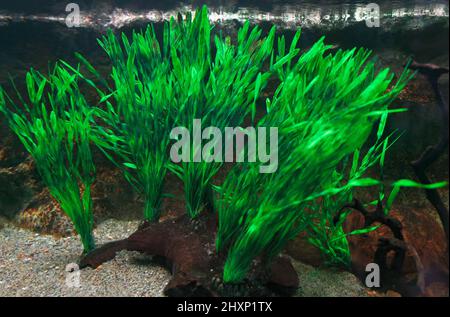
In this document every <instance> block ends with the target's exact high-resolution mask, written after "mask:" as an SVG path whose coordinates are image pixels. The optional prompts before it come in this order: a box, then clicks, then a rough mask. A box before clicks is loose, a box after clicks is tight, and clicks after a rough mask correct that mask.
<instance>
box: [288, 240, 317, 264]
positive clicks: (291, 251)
mask: <svg viewBox="0 0 450 317" xmlns="http://www.w3.org/2000/svg"><path fill="white" fill-rule="evenodd" d="M286 253H287V254H288V255H289V256H291V257H292V258H294V259H295V260H297V261H301V262H303V263H305V264H309V265H312V266H315V267H319V266H321V265H323V256H322V253H321V252H320V250H319V249H318V248H316V247H315V246H313V245H312V244H311V243H309V242H308V241H307V240H306V238H305V235H304V234H301V235H299V236H297V237H296V238H295V239H294V240H292V241H289V243H288V245H287V247H286Z"/></svg>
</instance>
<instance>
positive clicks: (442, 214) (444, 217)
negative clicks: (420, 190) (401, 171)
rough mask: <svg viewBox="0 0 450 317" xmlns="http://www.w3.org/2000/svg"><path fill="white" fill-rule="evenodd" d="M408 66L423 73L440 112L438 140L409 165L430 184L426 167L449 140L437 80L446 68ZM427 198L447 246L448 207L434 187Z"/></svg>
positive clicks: (439, 153) (447, 122) (446, 115)
mask: <svg viewBox="0 0 450 317" xmlns="http://www.w3.org/2000/svg"><path fill="white" fill-rule="evenodd" d="M409 67H410V68H411V69H413V70H416V71H418V72H419V73H420V74H422V75H424V76H425V77H426V78H427V79H428V81H429V82H430V84H431V87H432V89H433V92H434V94H435V96H436V100H437V103H438V107H439V110H440V112H441V124H442V134H441V137H440V140H439V142H437V143H436V144H435V145H433V146H429V147H428V148H426V149H425V151H424V152H423V153H422V155H421V156H420V157H419V158H418V159H416V160H414V161H412V162H411V166H412V167H413V169H414V173H415V174H416V176H417V178H418V179H419V181H420V182H421V183H423V184H430V183H431V180H430V179H429V178H428V176H427V174H426V169H427V168H428V167H429V166H430V165H431V164H433V163H434V162H435V161H436V160H437V159H438V158H439V157H440V156H441V155H442V154H443V153H444V151H445V150H446V149H447V148H448V141H449V139H448V138H449V116H448V115H449V113H448V105H446V104H445V102H444V98H443V96H442V93H441V91H440V90H439V85H438V80H439V77H440V76H442V75H443V74H446V73H448V71H449V70H448V68H445V67H440V66H437V65H433V64H419V63H417V62H413V63H412V64H411V65H409ZM425 193H426V196H427V199H428V200H429V201H430V203H431V204H432V205H433V206H434V208H435V209H436V211H437V212H438V214H439V218H440V219H441V222H442V226H443V227H444V231H445V235H446V237H447V248H448V245H449V232H448V230H449V219H448V209H447V207H446V206H445V204H444V203H443V201H442V198H441V196H440V195H439V192H438V191H437V190H436V189H426V190H425Z"/></svg>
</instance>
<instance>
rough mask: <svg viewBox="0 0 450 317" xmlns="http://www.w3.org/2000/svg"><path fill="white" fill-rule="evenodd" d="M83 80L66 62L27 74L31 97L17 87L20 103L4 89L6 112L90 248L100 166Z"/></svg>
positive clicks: (0, 103)
mask: <svg viewBox="0 0 450 317" xmlns="http://www.w3.org/2000/svg"><path fill="white" fill-rule="evenodd" d="M77 81H78V77H77V76H76V75H74V74H71V73H69V72H68V71H67V70H66V69H64V68H62V67H60V66H56V67H55V68H54V70H53V71H52V72H51V73H50V74H49V76H48V77H45V76H44V75H42V74H41V73H39V72H37V71H35V70H31V71H29V72H28V73H27V76H26V88H27V91H28V96H27V98H23V97H22V96H21V95H20V93H18V92H17V90H16V92H17V98H18V102H17V103H19V105H18V104H17V103H16V102H15V101H14V100H13V98H11V97H9V95H8V94H6V92H5V91H4V90H2V89H1V88H0V111H1V112H2V113H3V114H4V115H5V117H6V119H7V122H8V124H9V127H10V128H11V129H12V131H14V133H15V134H16V135H17V136H18V138H19V139H20V141H21V142H22V143H23V145H24V146H25V149H26V150H27V151H28V152H29V153H30V154H31V156H32V157H33V159H34V161H35V162H36V167H37V170H38V171H39V174H40V175H41V177H42V180H43V182H44V183H45V185H46V186H47V187H48V188H49V191H50V194H51V195H52V196H53V197H54V198H55V199H56V201H57V202H58V203H59V204H60V205H61V209H62V210H63V211H64V212H65V213H66V215H67V216H68V217H69V218H70V219H71V221H72V222H73V225H74V227H75V230H76V231H77V233H78V234H79V235H80V238H81V242H82V243H83V247H84V252H86V253H87V252H89V251H91V250H92V249H93V248H94V247H95V243H94V237H93V234H92V229H93V225H94V220H93V215H92V199H91V185H92V184H93V182H94V180H95V167H94V164H93V161H92V154H91V150H90V144H89V142H90V132H91V125H90V119H91V110H90V108H89V106H88V104H87V102H86V100H85V98H84V97H83V95H82V94H81V93H80V90H79V88H78V84H77ZM27 100H28V101H27Z"/></svg>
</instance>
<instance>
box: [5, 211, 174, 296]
mask: <svg viewBox="0 0 450 317" xmlns="http://www.w3.org/2000/svg"><path fill="white" fill-rule="evenodd" d="M137 226H138V222H136V221H132V222H126V221H118V220H107V221H105V222H103V223H101V224H100V225H99V226H98V228H97V229H95V231H94V235H95V237H97V243H98V244H102V243H105V242H108V241H112V240H117V239H122V238H126V237H128V236H129V235H130V234H131V233H133V232H134V231H135V230H136V228H137ZM81 253H82V247H81V243H80V241H79V239H78V237H75V236H74V237H68V238H60V239H58V238H55V237H52V236H47V235H39V234H36V233H33V232H30V231H27V230H23V229H18V228H15V227H13V226H11V225H8V224H6V225H5V226H4V227H3V228H0V296H163V293H162V290H163V289H164V287H165V286H166V284H167V282H168V281H169V279H170V273H169V272H168V271H167V270H166V269H164V268H162V267H160V266H157V265H154V264H152V263H151V262H150V261H149V258H148V257H144V256H143V255H140V254H138V253H135V252H125V251H123V252H120V253H119V254H118V256H117V257H116V258H115V259H114V260H112V261H109V262H107V263H105V264H103V265H102V266H100V267H99V268H97V269H95V270H92V269H90V268H87V269H84V270H82V271H81V272H80V279H79V287H74V286H71V285H75V284H74V279H73V278H71V277H74V276H76V275H73V274H74V273H68V272H66V266H67V265H68V264H71V263H76V262H77V260H78V258H79V255H80V254H81ZM75 274H76V273H75ZM66 280H67V281H68V282H69V283H66Z"/></svg>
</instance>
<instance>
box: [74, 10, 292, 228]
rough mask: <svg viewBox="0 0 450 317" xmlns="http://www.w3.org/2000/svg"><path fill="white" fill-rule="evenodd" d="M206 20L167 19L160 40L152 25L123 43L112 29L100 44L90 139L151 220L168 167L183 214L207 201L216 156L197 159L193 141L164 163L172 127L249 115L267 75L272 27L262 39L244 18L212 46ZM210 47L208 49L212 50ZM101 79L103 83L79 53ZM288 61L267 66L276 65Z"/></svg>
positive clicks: (232, 121) (200, 15)
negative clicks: (107, 63)
mask: <svg viewBox="0 0 450 317" xmlns="http://www.w3.org/2000/svg"><path fill="white" fill-rule="evenodd" d="M211 28H212V26H211V24H210V21H209V18H208V12H207V8H206V7H203V8H202V9H201V10H197V12H196V14H195V17H192V15H191V14H187V15H186V17H185V18H184V19H183V18H182V17H181V16H179V17H178V19H177V20H175V18H173V17H172V18H171V19H170V21H169V22H166V23H165V24H164V29H163V36H162V43H161V44H160V43H159V42H158V40H157V38H156V35H155V32H154V30H153V27H148V28H147V30H146V31H145V32H141V33H134V34H133V37H132V40H131V41H130V40H129V39H128V38H127V37H126V36H125V35H123V36H122V38H121V39H120V40H119V39H118V38H117V37H116V36H115V35H114V34H113V33H112V32H110V33H109V34H108V35H107V36H106V37H104V38H103V39H102V40H100V45H101V46H102V47H103V49H104V50H105V52H106V53H107V54H108V56H109V58H110V59H111V61H112V64H113V68H112V74H111V77H112V80H113V86H112V87H109V86H108V84H106V87H107V90H106V91H103V90H101V89H100V88H98V87H96V85H95V84H94V83H93V82H92V81H90V80H88V82H89V83H90V84H91V85H92V86H94V87H96V89H97V91H98V92H99V93H100V95H101V97H102V100H101V103H104V104H105V105H106V106H105V107H104V108H102V109H99V111H98V112H97V115H98V118H99V125H98V127H96V128H95V130H96V133H95V135H96V136H95V137H94V141H95V143H96V144H97V145H98V146H99V147H100V148H101V149H102V150H104V152H105V153H106V155H107V156H108V157H109V158H110V159H112V160H113V161H114V162H116V164H117V165H118V166H119V167H120V168H122V169H123V170H124V173H125V176H126V178H127V179H128V180H129V181H130V182H131V183H132V184H133V185H134V187H135V188H136V189H137V191H138V192H140V193H142V194H143V196H144V198H145V201H146V203H145V205H146V207H145V212H144V214H145V218H146V219H148V220H152V221H156V220H157V219H158V218H159V216H160V205H161V197H162V188H163V180H164V177H165V175H166V173H167V171H168V169H170V170H171V171H172V172H174V173H175V174H176V175H177V176H178V177H179V178H180V179H181V180H182V181H183V183H184V189H185V200H186V210H187V214H188V215H189V216H190V217H191V218H195V217H197V216H198V215H199V214H200V212H201V211H202V210H203V208H204V207H206V206H208V205H212V201H213V197H212V195H213V190H212V178H213V177H214V175H215V174H216V173H217V172H218V170H219V169H220V167H221V166H222V161H223V160H222V158H221V160H213V161H212V162H210V161H204V160H200V162H199V161H197V160H196V159H195V158H196V157H198V156H200V157H201V156H202V153H201V147H200V145H199V144H196V143H195V142H194V144H192V146H191V147H190V152H189V159H188V160H184V161H182V162H177V163H179V164H172V162H170V159H169V156H168V153H169V149H168V148H169V144H170V134H171V131H172V129H173V128H174V127H177V126H182V127H185V128H187V129H189V130H190V131H192V129H193V122H194V121H193V120H195V119H199V120H202V125H204V126H214V127H217V128H219V129H220V130H221V132H223V129H224V128H225V127H227V126H231V127H234V126H238V125H239V124H240V123H241V122H242V121H243V120H244V118H246V117H247V116H248V115H249V114H252V115H253V116H254V114H255V102H256V100H257V98H258V97H259V95H260V93H261V91H262V89H263V88H264V87H265V85H266V84H267V81H268V79H269V77H270V75H271V73H270V72H269V71H267V72H262V71H261V69H262V66H263V64H264V62H265V61H266V60H267V58H268V57H269V56H271V53H272V50H273V42H274V37H275V28H272V30H271V31H270V33H269V35H268V36H267V37H264V38H262V37H261V33H262V31H261V29H260V28H258V27H254V28H250V23H249V22H247V23H245V25H244V26H243V27H242V28H241V29H240V30H239V32H238V38H237V43H236V44H232V43H231V39H230V38H229V37H226V38H224V37H223V36H219V35H216V36H215V37H214V50H212V49H211V40H212V37H211ZM212 51H214V53H213V52H212ZM80 58H81V59H82V61H83V63H84V64H85V65H86V66H87V68H88V69H89V70H90V71H91V72H92V73H93V74H95V75H96V77H97V78H98V79H99V81H100V82H102V83H103V84H105V83H106V81H105V80H104V79H103V78H101V76H100V75H99V74H98V73H97V72H96V71H95V69H94V68H93V67H92V66H91V65H90V64H89V63H88V62H87V61H86V60H85V59H84V58H82V57H80ZM286 62H287V59H284V60H281V61H276V63H271V66H272V68H273V69H275V68H277V67H281V65H283V64H284V63H286Z"/></svg>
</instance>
